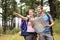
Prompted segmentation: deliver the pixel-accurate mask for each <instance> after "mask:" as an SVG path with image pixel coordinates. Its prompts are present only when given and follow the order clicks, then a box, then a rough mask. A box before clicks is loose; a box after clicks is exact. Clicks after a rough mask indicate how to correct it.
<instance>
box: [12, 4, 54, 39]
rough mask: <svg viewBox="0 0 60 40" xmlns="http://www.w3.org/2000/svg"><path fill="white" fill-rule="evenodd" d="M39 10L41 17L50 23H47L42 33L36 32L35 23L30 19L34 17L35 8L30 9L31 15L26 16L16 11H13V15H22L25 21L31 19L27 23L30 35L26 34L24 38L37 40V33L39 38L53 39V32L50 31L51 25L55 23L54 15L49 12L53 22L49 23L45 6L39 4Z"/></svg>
mask: <svg viewBox="0 0 60 40" xmlns="http://www.w3.org/2000/svg"><path fill="white" fill-rule="evenodd" d="M37 12H38V15H39V17H42V18H43V19H44V21H45V22H46V24H48V25H45V30H44V31H43V32H40V33H36V32H35V29H34V25H33V24H32V22H31V21H30V20H32V19H34V13H35V12H34V9H29V17H24V16H22V15H20V14H18V13H16V12H13V15H15V16H17V17H20V18H21V19H23V20H25V21H27V20H29V21H28V24H27V33H29V35H27V36H24V39H25V40H37V35H38V39H39V40H53V36H52V35H51V32H50V27H52V26H53V25H54V22H53V19H52V16H51V15H50V14H48V15H49V17H50V22H51V23H50V24H49V18H48V16H47V15H46V13H44V11H43V7H42V6H41V5H38V6H37ZM37 27H38V26H37Z"/></svg>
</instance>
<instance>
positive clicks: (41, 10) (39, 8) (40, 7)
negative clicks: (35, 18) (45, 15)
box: [37, 5, 43, 14]
mask: <svg viewBox="0 0 60 40" xmlns="http://www.w3.org/2000/svg"><path fill="white" fill-rule="evenodd" d="M37 12H38V14H41V13H42V12H43V7H42V6H41V5H39V6H37Z"/></svg>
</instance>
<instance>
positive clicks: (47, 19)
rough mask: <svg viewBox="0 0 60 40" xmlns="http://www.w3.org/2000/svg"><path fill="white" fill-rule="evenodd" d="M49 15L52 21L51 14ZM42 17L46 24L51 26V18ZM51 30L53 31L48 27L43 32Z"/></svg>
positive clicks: (45, 15) (44, 15)
mask: <svg viewBox="0 0 60 40" xmlns="http://www.w3.org/2000/svg"><path fill="white" fill-rule="evenodd" d="M48 15H49V17H50V20H51V19H52V16H51V15H50V14H48ZM40 17H42V18H43V19H44V21H45V23H46V24H49V18H48V16H47V14H43V15H42V16H40ZM50 30H51V29H50V27H47V28H45V30H44V31H43V32H50Z"/></svg>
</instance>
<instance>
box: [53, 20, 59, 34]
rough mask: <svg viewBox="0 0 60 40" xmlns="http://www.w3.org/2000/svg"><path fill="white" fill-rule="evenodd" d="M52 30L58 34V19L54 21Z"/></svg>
mask: <svg viewBox="0 0 60 40" xmlns="http://www.w3.org/2000/svg"><path fill="white" fill-rule="evenodd" d="M53 30H54V32H55V33H57V34H60V21H59V20H58V19H56V20H55V21H54V26H53Z"/></svg>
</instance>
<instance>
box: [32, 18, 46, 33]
mask: <svg viewBox="0 0 60 40" xmlns="http://www.w3.org/2000/svg"><path fill="white" fill-rule="evenodd" d="M31 22H32V23H33V24H34V29H35V31H36V32H37V33H40V32H43V31H44V30H45V27H44V26H45V25H46V23H45V21H44V19H43V18H41V17H35V18H34V19H32V20H31Z"/></svg>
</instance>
